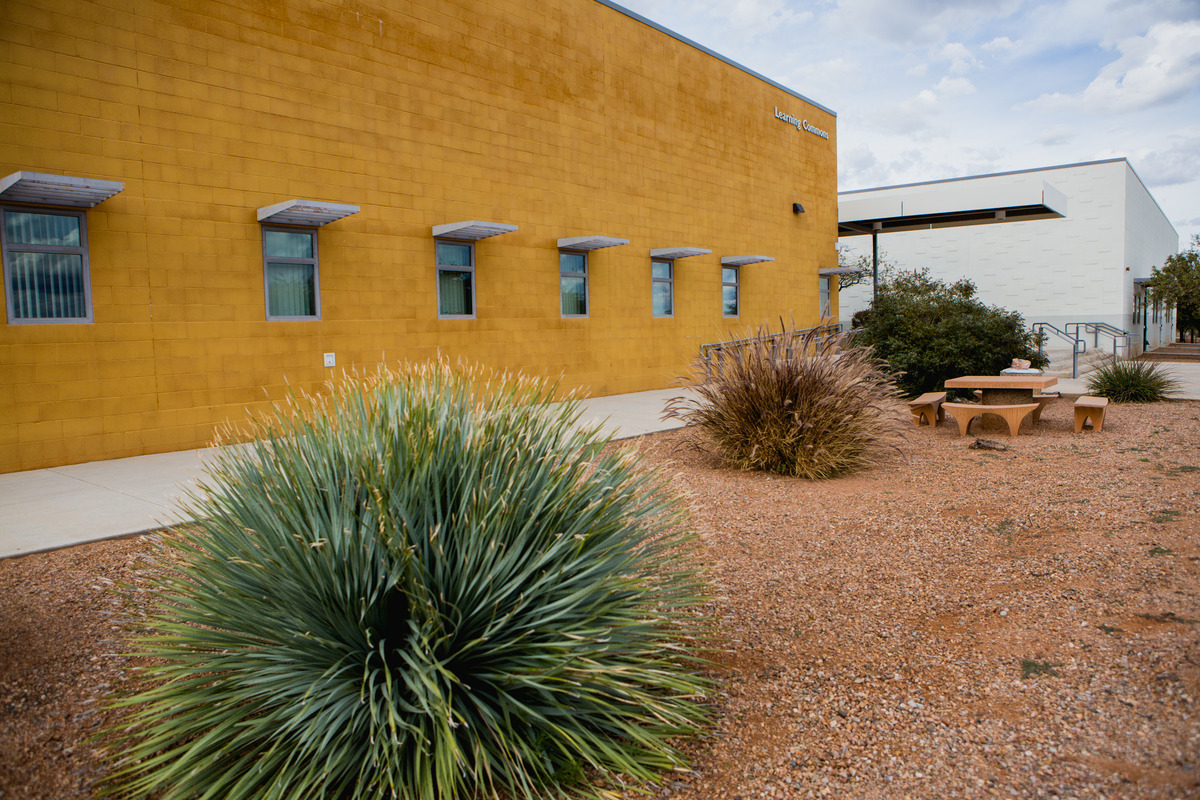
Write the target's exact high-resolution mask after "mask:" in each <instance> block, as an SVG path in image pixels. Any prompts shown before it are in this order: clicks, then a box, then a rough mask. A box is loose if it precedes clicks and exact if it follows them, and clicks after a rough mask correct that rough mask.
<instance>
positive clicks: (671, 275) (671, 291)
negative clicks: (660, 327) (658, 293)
mask: <svg viewBox="0 0 1200 800" xmlns="http://www.w3.org/2000/svg"><path fill="white" fill-rule="evenodd" d="M656 264H665V265H666V267H667V277H666V278H659V277H657V276H655V274H654V267H655V265H656ZM659 284H665V285H666V287H667V297H668V298H669V299H670V303H671V310H670V311H668V312H667V313H666V314H660V313H658V312H657V311H656V310H655V308H654V298H655V294H654V288H655V287H656V286H657V285H659ZM650 315H651V316H652V317H654V318H655V319H674V318H675V259H673V258H652V259H650Z"/></svg>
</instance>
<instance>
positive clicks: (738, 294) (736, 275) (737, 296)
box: [721, 266, 742, 319]
mask: <svg viewBox="0 0 1200 800" xmlns="http://www.w3.org/2000/svg"><path fill="white" fill-rule="evenodd" d="M726 270H729V271H730V272H732V273H733V280H732V281H727V280H725V271H726ZM727 286H732V287H733V304H734V312H733V313H732V314H729V313H727V312H726V310H725V287H727ZM741 315H742V268H741V267H729V266H722V267H721V316H722V317H724V318H726V319H735V318H738V317H740V316H741Z"/></svg>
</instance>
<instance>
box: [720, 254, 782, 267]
mask: <svg viewBox="0 0 1200 800" xmlns="http://www.w3.org/2000/svg"><path fill="white" fill-rule="evenodd" d="M774 260H775V257H774V256H722V257H721V266H723V267H744V266H746V265H747V264H761V263H762V262H764V261H774Z"/></svg>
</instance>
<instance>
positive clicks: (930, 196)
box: [838, 182, 1067, 237]
mask: <svg viewBox="0 0 1200 800" xmlns="http://www.w3.org/2000/svg"><path fill="white" fill-rule="evenodd" d="M854 194H855V193H847V194H845V195H841V196H839V198H838V236H839V237H840V236H861V235H866V234H870V233H872V232H876V233H889V232H892V231H918V230H930V229H933V228H952V227H958V226H963V225H985V224H989V223H996V222H1023V221H1026V220H1034V219H1057V218H1061V217H1065V216H1066V215H1067V198H1066V195H1064V194H1063V193H1062V192H1060V191H1059V190H1058V189H1055V188H1054V187H1053V186H1051V185H1050V184H1048V183H1042V184H1041V186H1036V185H1025V186H984V185H981V184H976V185H970V184H969V183H968V182H963V183H960V184H956V185H951V184H947V185H945V186H944V187H943V188H942V189H940V190H938V191H936V192H931V191H929V188H928V184H925V185H921V186H914V187H911V188H905V187H901V188H899V189H883V190H867V191H865V192H863V193H862V194H863V195H864V196H862V197H855V196H853V195H854Z"/></svg>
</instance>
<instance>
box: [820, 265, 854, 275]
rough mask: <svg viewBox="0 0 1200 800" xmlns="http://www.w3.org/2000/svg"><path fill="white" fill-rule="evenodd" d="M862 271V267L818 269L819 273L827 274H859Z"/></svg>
mask: <svg viewBox="0 0 1200 800" xmlns="http://www.w3.org/2000/svg"><path fill="white" fill-rule="evenodd" d="M860 272H862V268H861V267H826V268H825V269H819V270H817V274H818V275H821V276H825V275H857V274H858V273H860Z"/></svg>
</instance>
